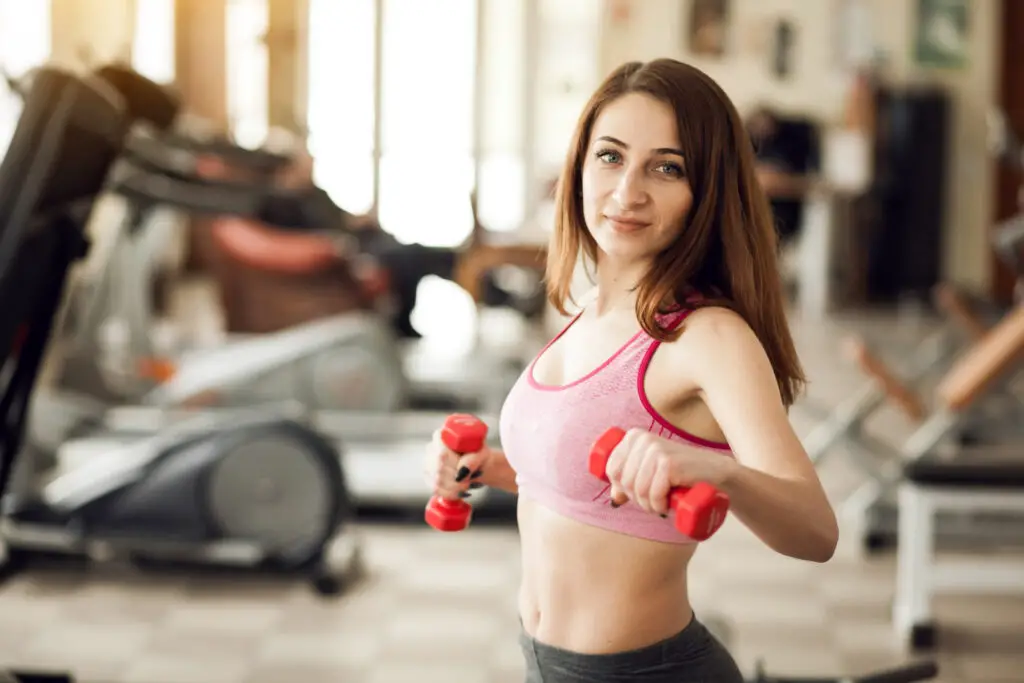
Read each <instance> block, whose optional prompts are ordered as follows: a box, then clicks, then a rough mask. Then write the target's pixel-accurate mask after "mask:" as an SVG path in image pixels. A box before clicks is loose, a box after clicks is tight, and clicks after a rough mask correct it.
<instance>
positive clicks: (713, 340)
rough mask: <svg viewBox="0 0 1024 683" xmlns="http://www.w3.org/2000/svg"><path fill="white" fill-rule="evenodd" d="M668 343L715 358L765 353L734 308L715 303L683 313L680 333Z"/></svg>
mask: <svg viewBox="0 0 1024 683" xmlns="http://www.w3.org/2000/svg"><path fill="white" fill-rule="evenodd" d="M668 346H669V347H675V348H676V349H678V351H677V353H680V354H686V355H691V356H692V355H693V354H695V353H696V354H698V355H699V356H700V357H701V358H704V359H707V358H717V357H719V356H723V357H724V356H727V355H730V354H735V353H741V354H744V355H746V354H750V353H755V354H757V353H760V354H763V353H764V349H763V347H762V346H761V341H760V340H759V339H758V338H757V335H756V334H754V330H753V329H751V327H750V325H749V324H747V321H746V320H744V319H743V317H742V316H741V315H740V314H739V313H736V312H735V311H733V310H730V309H728V308H721V307H718V306H709V307H707V308H699V309H697V310H696V311H694V312H693V313H691V314H690V315H688V316H687V317H686V320H685V321H684V323H683V334H681V335H680V337H679V339H678V340H677V341H676V343H674V344H668Z"/></svg>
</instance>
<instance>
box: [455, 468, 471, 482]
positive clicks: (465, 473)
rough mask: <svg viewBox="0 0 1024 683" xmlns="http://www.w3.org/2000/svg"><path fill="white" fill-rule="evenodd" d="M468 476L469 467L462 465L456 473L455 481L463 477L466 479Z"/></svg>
mask: <svg viewBox="0 0 1024 683" xmlns="http://www.w3.org/2000/svg"><path fill="white" fill-rule="evenodd" d="M468 476H469V468H468V467H460V468H459V471H458V472H457V473H456V474H455V481H462V480H463V479H465V478H466V477H468Z"/></svg>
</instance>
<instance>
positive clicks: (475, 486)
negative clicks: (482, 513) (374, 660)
mask: <svg viewBox="0 0 1024 683" xmlns="http://www.w3.org/2000/svg"><path fill="white" fill-rule="evenodd" d="M483 487H484V485H483V484H481V483H480V482H478V481H474V482H473V483H472V484H470V485H469V488H471V489H482V488H483Z"/></svg>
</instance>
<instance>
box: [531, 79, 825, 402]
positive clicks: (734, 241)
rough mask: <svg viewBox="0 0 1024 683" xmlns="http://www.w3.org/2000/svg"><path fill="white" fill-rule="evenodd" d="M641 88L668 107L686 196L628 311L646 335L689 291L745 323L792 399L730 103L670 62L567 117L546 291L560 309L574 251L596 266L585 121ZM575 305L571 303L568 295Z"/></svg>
mask: <svg viewBox="0 0 1024 683" xmlns="http://www.w3.org/2000/svg"><path fill="white" fill-rule="evenodd" d="M627 93H644V94H647V95H650V96H652V97H654V98H656V99H658V100H660V101H662V102H665V103H667V104H668V105H669V106H671V107H672V109H673V110H674V111H675V113H676V119H677V121H678V130H679V142H680V145H681V146H682V150H683V152H684V155H685V159H686V175H687V179H688V181H689V183H690V188H691V190H692V191H693V197H694V203H693V206H692V207H691V209H690V212H689V215H688V217H687V224H686V226H685V229H684V230H683V231H682V233H681V234H680V236H679V238H678V239H677V240H676V241H675V242H673V243H672V244H671V245H669V246H668V247H666V248H665V249H664V250H663V251H662V252H661V253H659V254H658V255H657V256H656V257H655V261H654V264H653V266H652V267H651V269H650V270H649V272H648V273H647V274H646V275H645V276H644V278H643V279H642V280H641V281H640V283H639V284H638V285H637V303H636V313H637V317H638V319H639V321H640V324H641V326H642V327H643V329H644V330H645V331H646V332H647V333H648V334H650V335H651V336H652V337H654V338H655V339H659V340H661V341H671V340H674V339H676V338H677V337H678V336H679V334H680V331H679V330H678V329H677V330H668V329H665V328H663V327H662V326H660V325H659V324H658V319H657V316H658V314H659V313H663V312H665V311H667V310H669V309H671V308H672V307H674V306H678V305H680V304H683V303H684V302H685V301H686V300H687V299H688V298H690V297H691V296H693V295H698V296H699V303H697V304H696V305H697V306H724V307H726V308H729V309H732V310H733V311H735V312H736V313H738V314H739V315H740V316H742V317H743V319H744V320H745V321H746V322H747V324H748V325H750V327H751V329H753V331H754V333H755V334H756V335H757V338H758V339H759V340H760V342H761V344H762V345H763V346H764V349H765V351H766V353H767V355H768V359H769V360H770V362H771V364H772V367H773V369H774V371H775V378H776V380H777V381H778V384H779V390H780V392H781V395H782V400H783V403H784V404H785V405H786V406H789V405H792V403H793V402H794V400H795V399H796V397H797V395H798V394H799V392H800V391H801V389H802V388H803V385H804V383H805V382H806V379H805V377H804V374H803V370H802V368H801V366H800V360H799V358H798V357H797V353H796V348H795V346H794V344H793V339H792V337H791V335H790V332H789V327H788V325H787V323H786V313H785V309H784V296H783V290H782V280H781V277H780V273H779V264H778V237H777V234H776V231H775V226H774V221H773V218H772V213H771V208H770V207H769V204H768V200H767V198H766V196H765V194H764V192H763V191H762V189H761V187H760V185H759V183H758V181H757V178H756V176H755V174H754V151H753V146H752V144H751V142H750V139H749V137H748V136H747V134H746V131H745V129H744V126H743V123H742V121H741V119H740V116H739V114H738V113H737V111H736V108H735V106H734V105H733V104H732V102H731V101H730V100H729V98H728V96H727V95H726V94H725V92H723V91H722V89H721V88H720V87H719V86H718V84H716V83H715V82H714V81H713V80H712V79H711V78H710V77H708V76H707V75H706V74H704V73H703V72H701V71H700V70H698V69H696V68H694V67H692V66H689V65H687V64H683V63H681V62H678V61H675V60H671V59H658V60H655V61H652V62H647V63H646V64H645V63H641V62H630V63H627V64H624V65H623V66H621V67H619V68H618V69H616V70H615V71H614V72H613V73H612V74H611V75H610V76H609V77H608V78H607V79H606V80H605V81H604V83H602V84H601V86H600V87H599V88H598V89H597V92H595V93H594V95H593V96H592V97H591V98H590V101H589V102H588V103H587V105H586V107H585V108H584V110H583V114H582V115H581V116H580V119H579V121H578V123H577V124H576V131H575V133H574V135H573V139H572V142H571V144H570V148H569V153H568V156H567V159H566V163H565V166H564V168H563V169H562V175H561V178H560V179H559V183H558V192H557V195H556V200H555V201H556V207H557V212H556V218H555V228H554V234H553V235H552V237H551V246H550V252H549V255H548V261H547V287H548V298H549V300H550V301H551V303H552V305H553V306H554V307H555V308H556V309H557V310H558V311H559V312H560V313H562V314H563V315H564V314H566V313H567V311H566V302H567V301H570V302H572V301H573V300H572V296H571V294H570V287H571V284H572V278H573V272H574V270H575V268H576V264H577V260H578V258H579V253H580V249H581V248H582V249H583V253H584V256H585V257H586V263H587V264H588V265H589V264H596V262H597V244H596V243H595V242H594V239H593V237H592V236H591V235H590V232H589V231H588V230H587V226H586V222H585V219H584V215H583V191H582V182H581V172H582V167H583V160H584V159H585V158H586V153H587V148H588V147H589V145H590V136H591V131H592V129H593V126H594V121H595V120H596V119H597V116H598V114H600V112H601V110H602V109H603V108H604V107H605V106H607V105H608V103H610V102H611V101H613V100H615V99H616V98H618V97H621V96H622V95H625V94H627ZM573 303H575V302H573Z"/></svg>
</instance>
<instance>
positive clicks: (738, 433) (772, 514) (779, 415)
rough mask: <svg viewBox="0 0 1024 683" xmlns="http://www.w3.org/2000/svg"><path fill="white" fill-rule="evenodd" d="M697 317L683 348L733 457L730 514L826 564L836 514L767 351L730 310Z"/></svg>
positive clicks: (780, 548) (727, 471)
mask: <svg viewBox="0 0 1024 683" xmlns="http://www.w3.org/2000/svg"><path fill="white" fill-rule="evenodd" d="M691 318H693V320H692V321H691V320H688V321H687V330H686V332H685V334H684V335H683V336H684V338H686V337H689V338H688V339H686V343H685V344H683V345H680V346H683V347H685V348H686V352H687V356H688V357H689V358H691V359H696V358H699V359H700V362H690V363H686V365H687V366H688V368H689V370H690V374H691V376H693V379H694V380H695V382H696V383H697V385H698V387H699V388H700V392H701V395H702V398H703V400H704V402H705V404H706V405H707V407H708V409H709V410H710V411H711V414H712V415H713V416H714V418H715V420H716V422H717V423H718V425H719V427H720V428H721V430H722V432H723V433H724V435H725V438H726V441H727V442H728V443H729V446H730V447H731V449H732V452H733V454H734V455H735V461H732V465H729V466H726V467H724V468H723V470H722V475H721V477H720V481H718V482H717V485H718V486H719V488H720V490H721V491H722V492H723V493H725V494H727V495H728V496H729V499H730V511H731V512H732V514H734V515H736V517H737V519H739V520H740V521H741V522H743V524H744V525H746V526H747V527H748V528H749V529H750V530H751V531H752V532H753V533H754V534H755V535H756V536H757V537H758V538H760V539H761V540H762V541H763V542H764V543H765V544H766V545H768V546H769V547H770V548H772V549H773V550H775V551H776V552H779V553H782V554H784V555H788V556H790V557H794V558H798V559H803V560H809V561H814V562H827V561H828V560H829V559H831V558H832V555H833V554H834V553H835V549H836V544H837V542H838V540H839V528H838V524H837V522H836V516H835V512H834V511H833V509H832V506H831V504H830V503H829V501H828V497H827V496H826V494H825V491H824V489H823V488H822V486H821V481H820V480H819V479H818V475H817V472H816V471H815V469H814V465H813V463H812V462H811V460H810V458H809V457H808V456H807V452H806V451H805V450H804V447H803V444H801V443H800V439H799V438H798V437H797V435H796V433H795V432H794V431H793V428H792V426H791V424H790V422H789V416H788V415H787V413H786V410H785V407H784V406H783V404H782V399H781V395H780V393H779V387H778V383H777V382H776V379H775V374H774V372H773V370H772V366H771V364H770V363H769V360H768V356H767V354H766V353H765V351H764V348H763V347H762V345H761V343H760V341H759V340H758V339H757V336H756V335H755V334H754V332H753V331H752V330H751V329H750V327H749V326H748V325H747V324H746V322H744V321H743V320H742V319H741V318H740V317H739V316H737V315H736V314H734V313H732V312H731V311H724V310H720V309H719V310H714V309H706V310H703V311H698V312H696V313H694V314H693V315H692V316H691ZM680 341H682V340H680ZM672 346H675V345H672Z"/></svg>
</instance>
